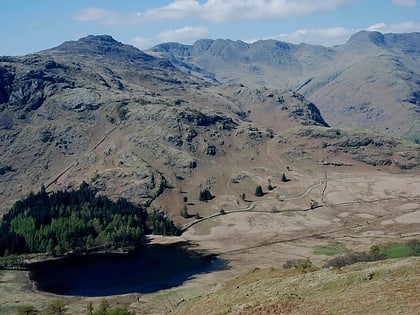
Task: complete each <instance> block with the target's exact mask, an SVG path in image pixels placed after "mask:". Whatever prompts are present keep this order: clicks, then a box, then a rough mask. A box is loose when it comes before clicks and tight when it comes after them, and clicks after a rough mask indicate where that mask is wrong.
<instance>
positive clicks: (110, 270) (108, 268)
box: [29, 245, 225, 296]
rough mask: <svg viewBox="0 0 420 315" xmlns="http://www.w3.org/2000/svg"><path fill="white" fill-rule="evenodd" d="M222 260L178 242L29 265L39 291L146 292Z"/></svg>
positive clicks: (220, 264)
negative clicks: (125, 252)
mask: <svg viewBox="0 0 420 315" xmlns="http://www.w3.org/2000/svg"><path fill="white" fill-rule="evenodd" d="M224 267H225V264H224V262H223V261H222V260H221V259H219V258H216V257H214V256H202V255H198V254H195V253H192V252H190V251H187V250H184V249H182V248H181V247H180V246H178V245H165V246H164V245H153V246H149V247H146V248H143V249H142V250H139V251H137V252H135V253H131V254H94V255H85V256H72V257H67V258H64V259H60V260H51V261H46V262H41V263H36V264H32V265H30V266H29V270H30V274H29V276H30V279H31V280H32V281H34V282H35V283H36V286H37V288H38V289H39V290H41V291H46V292H51V293H55V294H60V295H77V296H107V295H116V294H125V293H134V292H138V293H150V292H154V291H158V290H162V289H168V288H171V287H176V286H179V285H181V284H182V283H183V282H184V281H186V280H188V279H189V278H191V277H192V276H194V275H196V274H199V273H205V272H211V271H216V270H220V269H223V268H224Z"/></svg>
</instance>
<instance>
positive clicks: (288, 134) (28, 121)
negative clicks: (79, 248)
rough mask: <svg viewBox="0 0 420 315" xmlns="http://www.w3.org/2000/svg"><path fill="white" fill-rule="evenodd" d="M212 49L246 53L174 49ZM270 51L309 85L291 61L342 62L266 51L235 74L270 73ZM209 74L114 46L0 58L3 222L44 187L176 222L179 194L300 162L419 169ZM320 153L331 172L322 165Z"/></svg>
mask: <svg viewBox="0 0 420 315" xmlns="http://www.w3.org/2000/svg"><path fill="white" fill-rule="evenodd" d="M227 44H229V45H227ZM217 45H220V47H219V48H218V49H219V50H220V51H228V53H227V55H230V54H231V53H233V52H238V50H237V48H236V46H237V45H241V46H244V45H245V44H243V43H234V42H224V41H214V42H213V41H201V42H198V43H196V45H194V46H193V48H188V47H184V46H180V45H175V44H173V45H170V47H172V46H173V47H178V48H177V49H178V51H179V53H182V54H187V51H188V50H191V52H188V54H189V55H191V54H193V51H195V50H197V51H199V52H201V53H202V55H203V57H205V56H206V54H204V52H207V53H209V51H211V50H212V49H216V48H217V47H218V46H217ZM259 45H261V47H259ZM267 45H272V46H273V47H277V48H278V49H281V51H284V53H282V54H277V55H276V56H274V55H273V56H272V59H271V62H272V64H271V65H270V67H272V66H273V64H277V65H279V66H280V67H282V69H285V70H287V69H288V70H287V71H289V72H290V73H301V74H306V73H309V70H310V68H313V67H315V66H316V64H317V63H318V62H315V61H314V62H313V64H310V65H309V64H307V65H306V66H305V68H302V69H297V68H296V67H294V64H295V63H296V64H302V62H301V61H296V58H297V57H296V55H295V54H291V53H289V50H296V51H300V54H301V56H300V57H299V58H301V59H302V58H303V59H305V60H309V59H310V58H312V57H311V56H315V55H316V56H318V55H319V56H321V57H320V58H324V59H325V60H332V59H334V58H337V57H336V55H339V54H341V53H340V52H339V50H338V49H326V48H322V47H317V46H316V47H315V46H308V48H307V49H310V51H311V53H308V50H306V49H303V48H302V47H303V46H296V47H294V46H291V45H288V44H287V45H286V44H283V43H278V42H274V41H269V42H260V43H258V44H254V45H253V46H252V47H253V48H252V49H249V51H248V53H246V54H244V56H243V57H241V58H242V59H241V58H238V62H239V61H241V62H245V61H246V60H247V58H250V56H254V57H253V58H254V59H255V60H257V59H258V58H260V57H258V56H260V54H262V53H263V55H264V56H265V57H264V58H267V59H266V60H267V62H268V61H269V59H268V54H270V50H266V47H267ZM162 47H163V46H162ZM168 47H169V46H168ZM244 47H245V46H244ZM248 47H251V46H248ZM407 47H408V48H407V49H409V46H407ZM171 49H172V48H171ZM251 50H252V51H251ZM273 52H274V51H272V50H271V53H273ZM203 60H204V59H203ZM212 60H215V59H212V58H210V57H209V58H208V59H207V62H212ZM214 62H216V61H214ZM325 62H326V61H325ZM413 63H415V61H413ZM232 66H238V67H239V69H243V67H244V66H243V65H242V66H241V65H240V64H232ZM266 66H267V67H268V66H269V65H268V64H266ZM252 67H254V66H252ZM273 69H275V67H273ZM308 69H309V70H308ZM211 70H212V69H211V68H208V72H205V71H202V70H201V69H200V68H198V67H196V66H190V65H189V64H185V65H184V66H182V67H179V62H175V61H174V60H173V58H168V59H165V58H161V57H156V56H152V55H149V54H146V53H144V52H142V51H140V50H138V49H136V48H134V47H132V46H129V45H124V44H122V43H120V42H118V41H116V40H114V39H113V38H112V37H110V36H88V37H85V38H82V39H80V40H78V41H71V42H65V43H63V44H62V45H60V46H58V47H55V48H52V49H48V50H44V51H41V52H38V53H34V54H30V55H27V56H22V57H1V58H0V156H1V165H0V167H1V173H0V188H1V189H0V196H1V200H3V201H4V202H3V203H2V205H1V212H2V213H4V212H5V211H7V210H8V209H9V208H10V206H11V205H12V203H13V202H14V201H15V200H17V199H19V198H21V197H23V196H25V195H26V194H28V193H29V192H30V191H36V190H38V189H39V188H40V187H41V185H44V186H46V188H47V190H50V191H51V190H55V189H70V188H73V187H77V186H78V185H79V184H80V183H81V182H82V181H86V182H88V183H89V184H90V185H92V186H93V187H95V188H96V189H97V191H98V193H102V194H107V195H108V196H110V197H111V198H114V199H117V198H119V197H126V198H128V199H129V200H131V201H133V202H135V203H139V204H141V205H143V206H146V207H147V206H151V207H163V208H165V210H167V211H168V212H169V213H170V214H171V215H173V216H178V211H179V208H181V207H182V204H183V203H182V200H183V196H185V193H186V192H188V195H189V197H190V198H196V196H198V193H199V191H200V190H202V189H204V188H208V189H212V192H213V193H214V194H216V195H220V196H222V195H223V192H224V191H225V188H226V187H225V186H224V184H222V183H226V182H229V181H230V180H229V178H233V177H234V178H237V177H238V176H239V177H241V178H243V176H244V175H243V174H242V172H246V171H247V170H248V169H253V168H255V167H258V168H266V167H276V168H283V169H285V168H286V165H288V164H292V163H296V161H303V162H305V163H313V165H319V164H320V163H333V164H334V165H338V166H340V165H347V166H351V165H353V164H357V163H362V164H363V163H364V164H366V163H367V164H368V165H373V166H378V165H380V166H386V167H396V168H398V169H412V168H416V167H417V166H418V165H419V153H418V150H417V149H416V148H417V147H416V146H414V145H411V144H408V143H405V142H404V141H402V140H398V139H396V138H392V137H382V136H378V135H375V134H371V133H369V132H366V133H364V132H360V131H359V132H354V131H346V132H344V131H340V130H339V129H336V128H329V124H328V120H327V121H326V120H324V118H323V115H322V113H321V111H320V110H319V109H318V107H317V106H316V105H315V104H314V103H313V102H311V101H308V100H307V99H306V98H305V97H304V96H303V95H302V94H301V93H299V92H297V91H292V90H284V89H275V88H269V87H259V88H256V87H247V86H245V85H242V84H219V83H217V82H216V81H215V80H214V78H213V77H212V76H211V75H209V74H208V73H209V72H211ZM250 71H251V70H250ZM252 72H255V71H254V70H252ZM413 75H415V74H413ZM216 77H217V79H218V80H219V81H222V80H220V75H216ZM232 81H236V80H232ZM296 82H297V81H296ZM311 82H312V81H311ZM311 82H309V83H307V84H306V85H305V87H304V86H302V85H301V86H300V89H299V90H304V88H307V89H309V87H310V86H311ZM314 82H315V81H314ZM314 93H315V92H314ZM314 95H315V94H314ZM350 139H351V140H350ZM326 149H327V151H328V150H329V151H331V154H332V155H333V156H335V158H334V159H335V160H334V161H329V162H328V161H325V160H324V158H323V157H322V155H321V152H323V151H325V150H326ZM416 150H417V151H416ZM324 153H325V152H324ZM324 157H325V156H324ZM343 161H345V162H343ZM303 162H302V163H303ZM238 174H239V175H238ZM241 174H242V175H241ZM255 180H256V179H255ZM235 187H236V186H235ZM235 187H233V188H232V189H233V190H235V189H236V190H238V191H235V194H236V195H239V194H241V193H243V191H246V192H247V193H252V190H253V189H254V184H253V183H250V184H249V185H247V186H246V185H242V186H241V185H239V186H237V188H235Z"/></svg>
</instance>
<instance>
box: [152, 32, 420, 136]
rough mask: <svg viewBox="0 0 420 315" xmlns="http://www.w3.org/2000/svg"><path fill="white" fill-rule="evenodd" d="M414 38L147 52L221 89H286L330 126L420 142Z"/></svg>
mask: <svg viewBox="0 0 420 315" xmlns="http://www.w3.org/2000/svg"><path fill="white" fill-rule="evenodd" d="M419 47H420V33H410V34H381V33H379V32H368V31H360V32H358V33H356V34H354V35H353V36H352V37H351V38H350V39H349V40H348V42H347V43H346V44H344V45H340V46H336V47H332V48H330V47H323V46H316V45H308V44H299V45H295V44H290V43H285V42H281V41H276V40H260V41H257V42H254V43H252V44H248V43H245V42H242V41H232V40H222V39H218V40H199V41H197V42H195V43H194V44H193V45H182V44H178V43H165V44H161V45H158V46H156V47H153V48H151V49H150V50H148V51H147V52H148V53H150V54H153V55H156V56H161V57H164V58H166V59H168V60H170V61H171V62H172V63H173V64H174V65H176V66H177V67H178V68H180V69H184V70H186V71H190V72H191V73H195V74H200V75H201V76H203V77H207V78H209V79H215V80H217V81H219V82H221V83H242V84H245V85H247V86H252V87H261V86H265V87H269V88H282V89H290V90H293V91H296V92H299V93H300V94H302V95H304V96H305V97H306V98H307V99H309V100H310V101H312V102H314V103H315V104H316V105H317V106H318V107H319V109H320V110H321V112H322V113H323V115H324V117H325V118H326V120H327V121H328V122H329V123H330V124H331V125H333V126H346V127H361V128H369V129H373V130H376V131H380V132H387V133H391V134H393V135H398V136H403V137H405V138H407V139H411V140H417V141H419V134H420V125H419V113H420V107H419V106H420V92H419V91H420V76H419V71H418V69H420V48H419Z"/></svg>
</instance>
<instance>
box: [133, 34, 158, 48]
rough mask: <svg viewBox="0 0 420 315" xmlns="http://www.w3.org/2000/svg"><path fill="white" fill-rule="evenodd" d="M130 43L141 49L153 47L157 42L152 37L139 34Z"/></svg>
mask: <svg viewBox="0 0 420 315" xmlns="http://www.w3.org/2000/svg"><path fill="white" fill-rule="evenodd" d="M130 44H131V45H133V46H136V47H137V48H139V49H147V48H150V47H152V46H153V45H154V44H155V42H154V41H153V40H152V39H150V38H146V37H141V36H138V37H135V38H133V39H132V40H131V41H130Z"/></svg>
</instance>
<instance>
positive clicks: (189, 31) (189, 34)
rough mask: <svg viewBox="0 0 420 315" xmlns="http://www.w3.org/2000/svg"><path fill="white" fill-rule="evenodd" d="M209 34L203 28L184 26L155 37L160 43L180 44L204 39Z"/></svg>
mask: <svg viewBox="0 0 420 315" xmlns="http://www.w3.org/2000/svg"><path fill="white" fill-rule="evenodd" d="M209 35H210V32H209V30H208V29H207V28H205V27H200V26H198V27H192V26H185V27H183V28H178V29H174V30H167V31H164V32H161V33H159V34H158V35H157V39H158V40H159V41H160V42H182V43H191V42H193V41H196V40H197V39H201V38H206V37H208V36H209Z"/></svg>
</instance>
